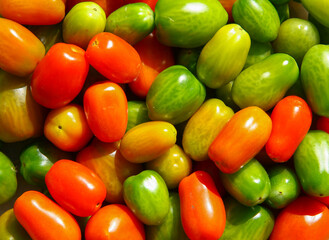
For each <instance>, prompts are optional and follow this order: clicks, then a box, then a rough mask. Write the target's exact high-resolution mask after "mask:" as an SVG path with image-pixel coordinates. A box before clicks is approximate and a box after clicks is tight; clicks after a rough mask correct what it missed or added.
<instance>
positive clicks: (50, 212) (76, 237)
mask: <svg viewBox="0 0 329 240" xmlns="http://www.w3.org/2000/svg"><path fill="white" fill-rule="evenodd" d="M14 213H15V216H16V218H17V220H18V221H19V223H20V224H21V225H22V226H23V227H24V229H25V230H26V231H27V232H28V234H29V235H30V236H31V237H32V239H35V240H44V239H47V240H57V239H61V240H80V239H81V231H80V228H79V225H78V223H77V222H76V220H75V219H74V218H73V217H72V216H71V215H70V214H69V213H67V212H66V211H65V210H63V209H62V208H61V207H60V206H58V205H57V204H56V203H54V202H53V201H51V200H50V199H49V198H47V197H46V196H45V195H43V194H42V193H40V192H36V191H27V192H25V193H23V194H22V195H21V196H20V197H19V198H17V200H16V202H15V204H14Z"/></svg>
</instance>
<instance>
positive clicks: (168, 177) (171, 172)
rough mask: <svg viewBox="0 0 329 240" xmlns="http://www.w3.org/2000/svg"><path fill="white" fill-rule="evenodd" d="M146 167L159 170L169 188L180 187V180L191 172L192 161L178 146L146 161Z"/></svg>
mask: <svg viewBox="0 0 329 240" xmlns="http://www.w3.org/2000/svg"><path fill="white" fill-rule="evenodd" d="M146 168H147V169H151V170H154V171H156V172H158V173H159V174H160V175H161V177H162V178H163V180H164V181H165V182H166V184H167V187H168V188H169V189H173V188H176V187H178V184H179V182H180V181H181V180H182V179H183V178H184V177H186V176H188V175H189V174H190V173H191V170H192V161H191V159H190V158H189V157H188V156H187V155H186V154H185V153H184V151H183V150H182V149H181V148H180V147H179V146H178V145H176V144H175V145H174V146H172V147H171V148H170V149H169V150H168V151H167V152H165V153H164V154H162V155H161V156H160V157H158V158H156V159H154V160H153V161H150V162H147V163H146Z"/></svg>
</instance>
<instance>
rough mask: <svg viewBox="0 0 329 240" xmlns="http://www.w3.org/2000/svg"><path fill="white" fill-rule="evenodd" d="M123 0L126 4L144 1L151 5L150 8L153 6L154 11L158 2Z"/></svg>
mask: <svg viewBox="0 0 329 240" xmlns="http://www.w3.org/2000/svg"><path fill="white" fill-rule="evenodd" d="M123 2H124V4H129V3H137V2H143V3H146V4H147V5H149V6H150V8H152V10H153V11H154V8H155V5H156V4H157V2H158V0H123Z"/></svg>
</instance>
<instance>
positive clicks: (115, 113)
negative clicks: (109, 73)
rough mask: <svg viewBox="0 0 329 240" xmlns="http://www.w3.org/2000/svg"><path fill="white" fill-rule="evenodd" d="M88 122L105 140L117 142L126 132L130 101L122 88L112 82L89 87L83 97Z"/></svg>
mask: <svg viewBox="0 0 329 240" xmlns="http://www.w3.org/2000/svg"><path fill="white" fill-rule="evenodd" d="M83 105H84V111H85V114H86V117H87V122H88V124H89V127H90V129H91V131H92V132H93V133H94V134H95V136H96V137H97V138H98V139H99V140H101V141H103V142H116V141H118V140H120V139H121V138H122V137H123V135H124V134H125V131H126V128H127V123H128V102H127V98H126V94H125V92H124V91H123V90H122V88H121V87H120V86H119V85H118V84H116V83H112V82H100V83H96V84H94V85H92V86H91V87H89V88H88V89H87V91H86V92H85V95H84V97H83Z"/></svg>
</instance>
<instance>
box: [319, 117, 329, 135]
mask: <svg viewBox="0 0 329 240" xmlns="http://www.w3.org/2000/svg"><path fill="white" fill-rule="evenodd" d="M316 129H317V130H322V131H325V132H326V133H329V118H327V117H319V118H318V119H317V121H316Z"/></svg>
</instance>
